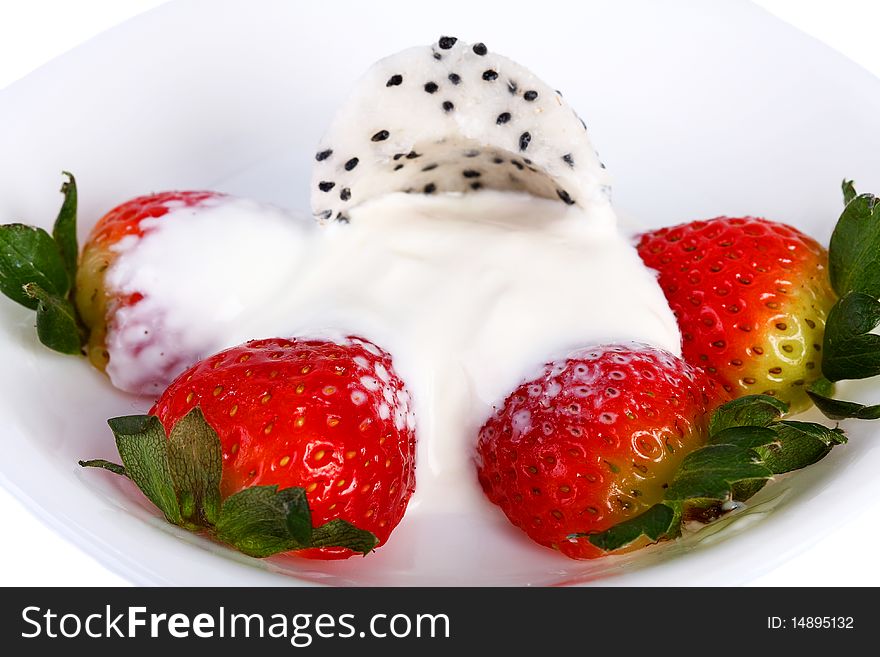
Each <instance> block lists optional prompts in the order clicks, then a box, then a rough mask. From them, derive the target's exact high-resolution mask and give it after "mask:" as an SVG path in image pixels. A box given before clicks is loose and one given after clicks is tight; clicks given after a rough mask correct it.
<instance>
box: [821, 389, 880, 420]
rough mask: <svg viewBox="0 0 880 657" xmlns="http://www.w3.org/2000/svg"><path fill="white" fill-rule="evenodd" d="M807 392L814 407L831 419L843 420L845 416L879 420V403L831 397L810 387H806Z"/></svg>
mask: <svg viewBox="0 0 880 657" xmlns="http://www.w3.org/2000/svg"><path fill="white" fill-rule="evenodd" d="M807 394H808V395H809V396H810V399H812V400H813V403H814V404H816V408H818V409H819V410H820V411H822V414H823V415H824V416H825V417H827V418H829V419H831V420H845V419H847V418H853V419H856V420H880V404H875V405H873V406H867V405H865V404H859V403H857V402H851V401H843V400H840V399H832V398H831V397H828V396H826V395H822V394H819V393H818V392H816V391H815V390H813V389H811V388H809V389H807Z"/></svg>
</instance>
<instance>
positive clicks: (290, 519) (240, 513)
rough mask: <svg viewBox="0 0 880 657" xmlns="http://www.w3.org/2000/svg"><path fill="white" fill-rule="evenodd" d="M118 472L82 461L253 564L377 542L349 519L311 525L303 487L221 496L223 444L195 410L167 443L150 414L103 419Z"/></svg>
mask: <svg viewBox="0 0 880 657" xmlns="http://www.w3.org/2000/svg"><path fill="white" fill-rule="evenodd" d="M108 424H109V425H110V429H111V430H112V431H113V435H114V437H115V439H116V448H117V450H118V451H119V456H120V458H121V459H122V465H119V464H117V463H111V462H110V461H105V460H103V459H95V460H91V461H80V462H79V464H80V465H81V466H83V467H93V468H103V469H104V470H108V471H110V472H112V473H114V474H117V475H121V476H124V477H127V478H129V479H131V481H133V482H134V483H135V484H136V485H137V487H138V488H140V490H141V492H142V493H143V494H144V495H145V496H146V497H147V498H148V499H149V500H150V501H151V502H152V503H153V504H154V505H155V506H156V507H158V509H159V510H160V511H161V512H162V513H163V514H164V516H165V519H166V520H168V522H170V523H172V524H174V525H178V526H180V527H183V528H184V529H187V530H189V531H193V532H203V533H207V534H208V535H210V536H212V537H213V538H215V539H217V540H218V541H220V542H222V543H225V544H227V545H229V546H231V547H233V548H235V549H236V550H238V551H240V552H243V553H244V554H247V555H249V556H252V557H268V556H271V555H273V554H278V553H280V552H289V551H291V550H303V549H306V548H326V547H343V548H347V549H349V550H352V551H354V552H360V553H362V554H364V555H366V554H369V553H370V552H371V551H372V550H374V549H375V548H376V546H377V545H378V543H379V541H378V539H377V538H376V536H375V535H374V534H373V533H372V532H369V531H366V530H363V529H359V528H357V527H355V526H354V525H353V524H351V523H350V522H348V521H346V520H341V519H336V520H331V521H329V522H327V523H325V524H323V525H320V526H318V527H313V526H312V514H311V510H310V508H309V504H308V501H307V500H306V492H305V489H304V488H300V487H291V488H281V489H279V488H278V486H251V487H250V488H245V489H243V490H241V491H239V492H237V493H235V494H234V495H230V496H229V497H227V498H226V499H221V496H220V478H221V475H222V469H223V459H222V455H221V447H220V438H219V437H218V436H217V433H216V432H215V431H214V429H213V428H211V426H210V425H209V424H208V423H207V422H206V421H205V418H204V416H203V415H202V412H201V410H200V409H199V408H198V407H196V408H195V409H193V410H192V411H190V412H189V413H188V414H187V415H186V416H184V417H183V418H181V419H180V420H179V421H178V422H177V423H176V424H175V425H174V427H172V429H171V433H170V434H169V435H168V436H167V437H166V435H165V429H164V427H163V426H162V424H161V422H159V419H158V418H157V417H156V416H154V415H130V416H125V417H117V418H113V419H111V420H108Z"/></svg>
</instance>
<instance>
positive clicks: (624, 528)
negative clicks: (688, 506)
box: [569, 503, 681, 552]
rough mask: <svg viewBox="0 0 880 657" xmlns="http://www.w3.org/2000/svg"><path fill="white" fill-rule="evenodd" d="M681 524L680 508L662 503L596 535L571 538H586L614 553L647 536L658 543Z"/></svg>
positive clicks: (578, 535) (575, 535)
mask: <svg viewBox="0 0 880 657" xmlns="http://www.w3.org/2000/svg"><path fill="white" fill-rule="evenodd" d="M680 522H681V510H680V508H675V509H674V508H673V507H672V506H670V505H669V504H663V503H661V504H655V505H654V506H652V507H650V508H649V509H648V510H647V511H644V512H643V513H640V514H639V515H637V516H635V517H633V518H630V519H629V520H624V521H623V522H621V523H618V524H616V525H614V526H613V527H609V528H608V529H606V530H605V531H602V532H598V533H596V534H571V535H570V536H569V538H581V537H585V536H586V537H587V538H588V539H589V541H590V543H592V544H593V545H595V546H596V547H597V548H599V549H600V550H604V551H605V552H613V551H614V550H619V549H620V548H622V547H625V546H627V545H629V544H631V543H634V542H635V541H637V540H638V539H639V538H641V537H642V536H647V537H648V538H649V539H651V540H652V541H658V540H660V539H661V538H664V537H666V536H667V535H668V534H669V533H670V532H673V531H674V530H675V528H677V526H678V525H679V523H680Z"/></svg>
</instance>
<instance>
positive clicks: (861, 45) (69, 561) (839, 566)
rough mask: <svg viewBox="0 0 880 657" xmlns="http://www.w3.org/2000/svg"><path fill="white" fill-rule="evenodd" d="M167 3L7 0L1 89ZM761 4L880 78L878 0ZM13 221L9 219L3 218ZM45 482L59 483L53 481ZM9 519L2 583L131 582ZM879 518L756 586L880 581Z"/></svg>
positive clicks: (0, 24) (3, 500)
mask: <svg viewBox="0 0 880 657" xmlns="http://www.w3.org/2000/svg"><path fill="white" fill-rule="evenodd" d="M163 1H164V0H78V1H77V2H70V1H69V0H3V2H0V89H2V88H4V87H6V86H7V85H9V84H10V83H12V82H14V81H15V80H17V79H19V78H21V77H23V76H25V75H27V74H28V73H29V72H31V71H32V70H34V69H35V68H37V67H39V66H41V65H42V64H44V63H46V62H47V61H49V60H50V59H53V58H54V57H57V56H58V55H61V54H63V53H64V52H66V51H67V50H69V49H71V48H73V47H75V46H76V45H78V44H80V43H82V42H83V41H86V40H88V39H89V38H90V37H92V36H94V35H96V34H98V33H99V32H102V31H104V30H106V29H108V28H110V27H112V26H114V25H116V24H118V23H120V22H122V21H124V20H126V19H127V18H130V17H132V16H135V15H137V14H138V13H141V12H143V11H147V10H149V9H152V8H153V7H157V6H158V5H160V4H163ZM756 3H757V4H758V5H760V6H762V7H764V8H766V9H767V10H769V11H771V12H772V13H774V14H776V15H777V16H779V17H780V18H783V19H784V20H786V21H788V22H790V23H792V24H793V25H795V26H796V27H798V28H800V29H801V30H803V31H805V32H807V33H808V34H810V35H812V36H814V37H816V38H817V39H819V40H821V41H823V42H825V43H826V44H828V45H830V46H831V47H833V48H835V49H837V50H839V51H840V52H842V53H843V54H844V55H846V56H848V57H849V58H850V59H852V60H854V61H855V62H857V63H859V64H860V65H861V66H863V67H864V68H866V69H868V70H869V71H871V72H872V73H874V74H875V75H877V76H880V40H878V38H877V28H876V26H877V25H878V24H880V3H876V2H874V1H873V0H835V2H829V1H828V0H757V2H756ZM0 102H2V93H0ZM0 157H2V154H0ZM874 191H877V190H874ZM5 219H6V218H3V217H0V221H4V220H5ZM0 424H2V418H0ZM0 458H2V455H0ZM34 476H39V473H34ZM46 485H47V486H51V482H46ZM0 518H2V519H3V528H4V529H3V532H2V534H0V536H2V539H0V585H3V586H45V585H70V586H75V585H103V586H125V585H127V584H128V583H127V582H126V581H125V580H124V579H122V578H120V577H119V576H117V575H115V574H113V573H111V572H110V571H108V570H107V569H106V568H104V567H103V566H101V565H100V564H98V563H97V562H96V561H95V560H94V559H92V558H91V557H89V556H88V555H86V554H84V553H83V552H81V551H80V550H79V549H78V548H76V547H74V546H73V545H71V544H69V543H68V542H67V541H65V540H64V539H62V538H60V537H59V536H57V535H56V534H55V533H54V532H53V531H52V530H51V529H49V528H47V527H46V526H44V525H43V524H42V523H41V522H40V520H38V519H37V518H35V517H33V516H32V515H31V514H30V513H29V512H28V511H26V510H25V509H24V508H23V507H22V506H21V504H20V503H19V502H18V501H17V500H16V499H15V498H13V496H12V495H10V494H9V493H8V492H7V491H5V490H3V489H2V488H0ZM870 520H871V519H868V518H862V519H861V520H860V521H859V522H852V523H850V524H848V525H845V526H844V527H842V528H840V529H838V530H836V531H835V532H834V534H833V535H829V536H827V537H824V538H822V539H821V540H820V541H819V542H818V543H817V544H816V545H815V546H813V547H812V548H811V549H810V550H809V551H807V552H806V553H804V554H801V555H800V556H798V557H797V558H795V559H793V560H791V561H789V562H787V563H786V564H784V565H783V566H781V567H780V568H777V569H776V570H774V571H773V572H772V573H769V574H767V575H764V576H763V577H761V578H759V579H758V580H756V581H755V582H754V583H755V584H758V585H768V586H777V585H779V586H785V585H791V586H803V585H873V586H877V585H880V570H878V569H877V568H875V567H872V568H866V567H865V566H866V565H868V564H871V565H873V564H874V563H875V561H876V546H877V545H878V543H880V530H878V529H877V528H876V525H877V524H878V523H876V519H874V520H875V521H874V522H870Z"/></svg>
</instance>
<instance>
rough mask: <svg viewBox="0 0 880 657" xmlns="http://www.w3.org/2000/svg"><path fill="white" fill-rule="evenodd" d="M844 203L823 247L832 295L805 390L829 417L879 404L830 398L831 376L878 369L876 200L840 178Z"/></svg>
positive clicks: (879, 204)
mask: <svg viewBox="0 0 880 657" xmlns="http://www.w3.org/2000/svg"><path fill="white" fill-rule="evenodd" d="M843 200H844V203H845V204H846V207H845V208H844V210H843V213H842V214H841V215H840V219H838V221H837V225H836V226H835V227H834V232H833V233H832V235H831V242H830V244H829V249H828V273H829V276H830V279H831V286H832V287H833V288H834V291H835V292H836V293H837V295H838V297H839V298H838V301H837V303H836V304H835V305H834V306H833V307H832V308H831V311H830V312H829V313H828V318H827V320H826V322H825V337H824V339H823V342H822V378H820V379H819V380H818V381H816V382H815V383H813V384H812V385H811V386H810V387H809V388H808V389H807V394H808V395H809V396H810V399H812V400H813V403H814V404H816V407H817V408H818V409H819V410H820V411H821V412H822V413H823V414H824V415H825V416H826V417H828V418H830V419H832V420H842V419H846V418H856V419H861V420H876V419H880V404H877V405H864V404H860V403H857V402H853V401H843V400H838V399H834V398H833V397H832V396H831V395H832V394H833V389H834V386H833V384H834V383H836V382H837V381H844V380H852V379H867V378H870V377H873V376H877V375H878V374H880V335H877V334H875V333H872V331H874V330H875V329H876V328H877V327H878V326H880V301H878V299H880V199H878V198H877V197H876V196H874V195H873V194H858V193H856V190H855V187H854V186H853V183H852V181H851V180H845V181H843Z"/></svg>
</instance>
